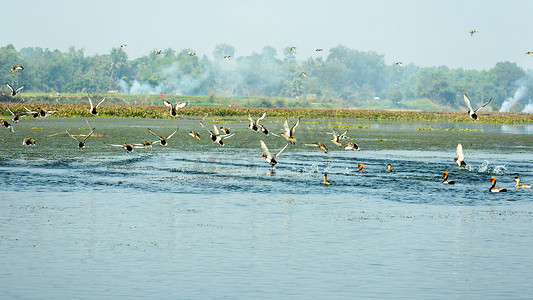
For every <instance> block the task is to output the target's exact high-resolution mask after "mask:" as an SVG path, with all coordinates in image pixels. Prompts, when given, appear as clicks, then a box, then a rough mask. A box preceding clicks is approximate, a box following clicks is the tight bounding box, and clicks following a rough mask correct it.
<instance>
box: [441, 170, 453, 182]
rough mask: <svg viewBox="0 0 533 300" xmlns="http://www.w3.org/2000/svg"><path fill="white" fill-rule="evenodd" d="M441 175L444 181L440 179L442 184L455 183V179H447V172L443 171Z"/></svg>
mask: <svg viewBox="0 0 533 300" xmlns="http://www.w3.org/2000/svg"><path fill="white" fill-rule="evenodd" d="M442 177H443V178H444V181H442V183H443V184H455V181H453V180H448V172H444V174H443V175H442Z"/></svg>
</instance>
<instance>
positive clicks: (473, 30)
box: [468, 29, 479, 36]
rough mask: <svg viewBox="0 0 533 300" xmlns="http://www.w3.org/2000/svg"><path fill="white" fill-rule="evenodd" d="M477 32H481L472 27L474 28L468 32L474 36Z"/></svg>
mask: <svg viewBox="0 0 533 300" xmlns="http://www.w3.org/2000/svg"><path fill="white" fill-rule="evenodd" d="M476 32H479V31H477V30H475V29H472V30H470V31H469V32H468V33H470V36H473V35H474V33H476Z"/></svg>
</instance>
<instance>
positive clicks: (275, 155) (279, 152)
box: [272, 143, 289, 158]
mask: <svg viewBox="0 0 533 300" xmlns="http://www.w3.org/2000/svg"><path fill="white" fill-rule="evenodd" d="M287 146H289V143H287V144H286V145H285V147H283V148H281V150H279V151H278V152H277V153H276V154H274V156H272V158H275V157H277V156H278V155H280V154H281V152H283V150H285V148H287Z"/></svg>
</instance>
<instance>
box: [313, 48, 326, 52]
mask: <svg viewBox="0 0 533 300" xmlns="http://www.w3.org/2000/svg"><path fill="white" fill-rule="evenodd" d="M315 51H316V52H320V51H324V49H322V48H315Z"/></svg>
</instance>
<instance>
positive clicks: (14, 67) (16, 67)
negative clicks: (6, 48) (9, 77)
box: [11, 65, 24, 73]
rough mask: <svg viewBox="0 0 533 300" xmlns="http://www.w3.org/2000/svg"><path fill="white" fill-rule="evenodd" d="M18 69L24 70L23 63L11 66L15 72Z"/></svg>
mask: <svg viewBox="0 0 533 300" xmlns="http://www.w3.org/2000/svg"><path fill="white" fill-rule="evenodd" d="M17 70H24V67H23V66H21V65H16V66H12V67H11V72H13V73H15V72H17Z"/></svg>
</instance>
